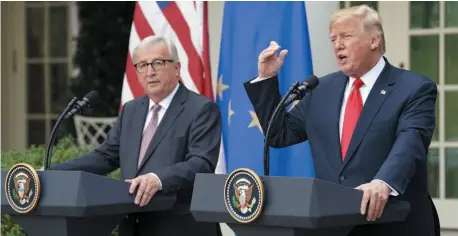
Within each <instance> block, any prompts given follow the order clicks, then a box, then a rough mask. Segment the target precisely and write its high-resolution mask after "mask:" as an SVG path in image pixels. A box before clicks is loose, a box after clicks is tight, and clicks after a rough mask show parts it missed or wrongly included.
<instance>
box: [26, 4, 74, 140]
mask: <svg viewBox="0 0 458 236" xmlns="http://www.w3.org/2000/svg"><path fill="white" fill-rule="evenodd" d="M70 4H71V3H69V2H26V3H25V8H26V9H25V16H26V45H27V47H26V63H25V67H26V68H23V69H24V70H26V71H27V73H26V74H27V78H26V84H27V85H26V86H27V88H26V89H27V92H26V96H27V99H26V100H27V106H26V107H27V126H28V128H27V130H28V142H27V144H28V145H32V144H36V145H39V144H44V143H46V141H47V140H48V136H49V135H50V133H51V130H52V127H53V125H54V124H55V121H56V120H57V118H58V116H59V114H60V112H61V111H62V110H63V109H64V108H65V106H66V104H67V102H68V101H66V99H67V94H66V93H67V92H68V91H69V90H68V86H67V84H68V82H69V79H68V77H69V71H70V70H71V68H72V58H71V53H70V51H71V29H70V27H69V22H70V20H69V15H70V14H69V5H70Z"/></svg>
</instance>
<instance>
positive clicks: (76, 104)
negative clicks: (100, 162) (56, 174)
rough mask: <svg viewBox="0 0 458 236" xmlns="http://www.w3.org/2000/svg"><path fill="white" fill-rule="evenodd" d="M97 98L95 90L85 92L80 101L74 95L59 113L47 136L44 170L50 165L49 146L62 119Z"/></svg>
mask: <svg viewBox="0 0 458 236" xmlns="http://www.w3.org/2000/svg"><path fill="white" fill-rule="evenodd" d="M98 100H99V93H98V92H97V91H91V92H89V93H88V94H86V96H84V97H83V99H81V100H80V101H78V98H76V97H74V98H73V99H72V100H71V101H70V102H69V103H68V105H67V107H66V108H65V110H64V111H63V112H62V113H61V114H60V116H59V119H57V122H56V124H55V125H54V127H53V129H52V131H51V137H50V138H49V141H48V144H47V145H46V153H45V163H44V170H48V169H49V168H50V166H51V163H50V159H51V148H52V146H53V144H54V139H55V138H56V131H57V128H58V127H59V125H60V123H61V122H62V121H63V120H67V119H69V118H71V117H73V116H74V115H75V114H77V113H80V112H82V111H83V110H84V109H85V108H87V107H89V105H90V104H91V103H95V102H98Z"/></svg>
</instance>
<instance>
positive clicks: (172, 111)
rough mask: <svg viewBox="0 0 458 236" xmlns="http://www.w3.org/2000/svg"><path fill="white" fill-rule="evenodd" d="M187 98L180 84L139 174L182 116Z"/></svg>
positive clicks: (185, 91) (149, 147) (147, 151)
mask: <svg viewBox="0 0 458 236" xmlns="http://www.w3.org/2000/svg"><path fill="white" fill-rule="evenodd" d="M186 98H187V89H186V88H185V87H184V85H182V84H180V86H179V88H178V91H177V93H176V94H175V96H174V97H173V99H172V102H171V103H170V106H169V108H168V109H167V111H166V112H165V114H164V117H162V120H161V122H160V123H159V126H158V127H157V130H156V133H154V136H153V138H152V140H151V143H150V144H149V146H148V149H147V150H146V153H145V157H144V158H143V160H142V163H141V165H140V168H138V170H137V174H138V171H140V169H141V168H142V167H143V166H144V164H145V162H146V161H148V159H149V158H151V155H152V154H153V152H154V150H156V148H157V146H158V145H159V143H160V142H161V141H162V139H163V138H164V136H165V134H167V131H168V130H169V129H170V127H171V126H172V124H173V122H174V121H175V119H176V118H177V117H178V115H180V113H181V111H183V108H184V105H183V103H185V102H186ZM138 147H140V146H138ZM137 153H138V151H137ZM137 156H138V154H137Z"/></svg>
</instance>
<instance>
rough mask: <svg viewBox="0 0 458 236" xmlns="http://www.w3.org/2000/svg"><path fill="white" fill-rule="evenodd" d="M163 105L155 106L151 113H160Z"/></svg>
mask: <svg viewBox="0 0 458 236" xmlns="http://www.w3.org/2000/svg"><path fill="white" fill-rule="evenodd" d="M161 108H162V107H161V105H159V104H155V105H153V107H152V108H151V111H152V112H153V114H157V113H158V112H159V110H161Z"/></svg>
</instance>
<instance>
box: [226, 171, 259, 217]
mask: <svg viewBox="0 0 458 236" xmlns="http://www.w3.org/2000/svg"><path fill="white" fill-rule="evenodd" d="M233 187H234V192H235V196H234V197H233V198H232V203H233V204H234V206H235V207H236V208H237V209H239V210H240V212H242V213H243V214H245V213H247V212H251V208H252V207H253V205H254V204H255V203H256V198H255V197H253V198H252V194H253V187H254V185H253V184H252V183H250V181H249V180H247V179H245V178H242V179H239V180H237V181H236V183H234V184H233ZM250 201H251V202H250Z"/></svg>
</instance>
